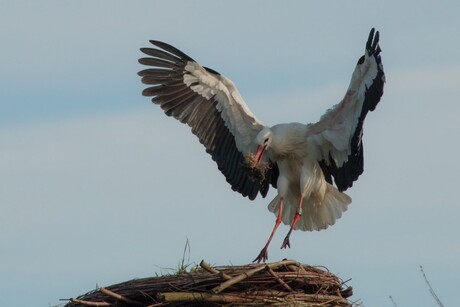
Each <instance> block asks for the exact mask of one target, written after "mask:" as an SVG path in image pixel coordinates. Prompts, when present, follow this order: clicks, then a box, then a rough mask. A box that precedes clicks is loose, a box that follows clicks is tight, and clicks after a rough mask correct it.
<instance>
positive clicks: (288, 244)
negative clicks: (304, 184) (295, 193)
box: [281, 195, 303, 248]
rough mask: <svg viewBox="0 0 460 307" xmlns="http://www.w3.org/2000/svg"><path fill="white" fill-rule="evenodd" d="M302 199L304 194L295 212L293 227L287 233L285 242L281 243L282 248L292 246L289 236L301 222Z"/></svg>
mask: <svg viewBox="0 0 460 307" xmlns="http://www.w3.org/2000/svg"><path fill="white" fill-rule="evenodd" d="M302 201H303V195H302V196H301V197H300V201H299V207H298V208H297V212H296V213H295V215H294V219H293V220H292V224H291V228H290V229H289V232H288V233H287V235H286V237H285V238H284V240H283V244H282V245H281V248H286V247H289V248H291V243H290V242H289V237H290V236H291V233H292V230H294V227H295V225H296V224H297V223H298V222H299V220H300V217H301V216H302Z"/></svg>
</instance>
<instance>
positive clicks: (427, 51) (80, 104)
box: [0, 1, 460, 306]
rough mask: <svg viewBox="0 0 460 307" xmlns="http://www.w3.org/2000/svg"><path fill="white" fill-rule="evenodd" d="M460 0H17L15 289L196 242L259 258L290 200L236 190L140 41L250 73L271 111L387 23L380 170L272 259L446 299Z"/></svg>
mask: <svg viewBox="0 0 460 307" xmlns="http://www.w3.org/2000/svg"><path fill="white" fill-rule="evenodd" d="M459 6H460V5H459V4H458V3H457V2H454V1H445V2H443V4H442V5H441V4H439V3H437V4H436V5H433V4H432V2H429V1H417V2H415V1H406V2H404V3H402V2H400V1H399V2H398V1H385V2H383V1H354V2H339V1H333V2H332V1H331V2H328V3H319V2H312V1H290V2H289V4H287V3H286V2H283V3H282V2H278V1H276V2H275V1H232V2H224V1H129V2H127V1H79V2H78V3H77V2H74V1H73V2H72V1H39V2H38V1H2V2H1V3H0V37H1V49H0V57H1V59H0V72H1V73H0V82H1V84H2V86H1V87H0V208H1V211H2V213H1V215H0V246H1V253H0V305H1V306H18V305H23V306H32V305H33V306H50V305H51V306H54V305H58V304H60V303H61V302H60V301H59V299H60V298H69V297H75V296H77V295H79V294H83V293H85V292H87V291H90V290H92V289H94V288H95V286H96V284H97V285H99V286H106V285H110V284H113V283H118V282H121V281H125V280H129V279H132V278H136V277H145V276H151V275H153V274H155V272H168V270H167V268H173V267H175V266H177V264H178V262H179V261H180V258H181V256H182V250H183V248H184V245H185V241H186V238H188V240H189V242H190V245H191V255H190V257H191V261H194V262H196V263H198V262H199V261H200V260H201V259H205V260H206V261H208V262H210V263H212V264H216V265H226V264H230V263H233V264H244V263H249V262H250V261H251V260H252V259H254V257H255V256H256V255H257V254H258V252H259V251H260V248H261V247H262V246H263V244H264V243H265V240H266V239H267V236H268V234H269V232H270V231H271V228H272V227H273V223H274V220H275V217H274V216H273V215H272V214H271V213H269V212H268V210H267V209H266V205H267V204H268V203H269V201H270V199H271V197H273V196H274V191H272V193H271V194H270V195H269V196H268V197H267V198H266V199H257V200H256V201H254V202H250V201H249V200H247V199H245V198H243V197H241V196H240V195H239V194H237V193H234V192H232V191H231V189H230V187H229V186H228V184H227V183H226V182H225V179H224V177H223V176H222V175H221V174H220V173H219V171H218V170H217V168H216V166H215V165H214V163H213V162H212V160H211V158H210V157H209V156H208V155H207V154H206V153H205V152H204V148H202V146H201V144H199V142H198V141H197V140H196V139H195V137H193V136H192V135H191V133H190V132H189V128H188V127H186V126H184V125H180V124H179V123H178V122H176V121H175V120H172V119H171V118H167V117H166V116H165V115H164V114H163V113H162V111H161V110H160V109H159V108H158V107H157V106H155V105H153V104H151V103H150V102H149V100H148V99H147V98H145V97H142V96H141V94H140V93H141V91H142V89H143V85H141V84H140V82H139V78H138V76H137V75H136V73H137V71H139V70H140V69H142V67H141V66H140V65H139V64H138V63H137V59H138V58H139V57H141V53H140V51H139V48H140V47H145V46H148V40H149V39H157V40H163V41H166V42H169V43H171V44H173V45H175V46H177V47H178V48H180V49H182V50H183V51H184V52H186V53H188V54H189V55H190V56H191V57H193V58H194V59H196V60H197V61H199V62H200V63H202V64H203V65H206V66H209V67H211V68H213V69H215V70H217V71H219V72H221V73H223V74H225V75H226V76H227V77H229V78H231V79H232V80H233V81H234V82H235V84H236V85H237V86H238V88H239V90H240V92H241V94H242V95H243V97H244V98H245V100H246V102H247V103H248V105H249V106H250V108H251V110H252V111H253V112H254V113H255V114H256V115H257V117H258V118H259V119H261V120H262V121H263V122H264V123H266V124H267V125H273V124H276V123H279V122H291V121H298V122H305V123H307V122H312V121H316V120H318V119H319V117H320V116H321V114H322V113H323V112H324V111H325V110H326V109H327V108H329V107H331V106H332V105H333V104H335V103H337V102H338V101H339V100H340V99H341V97H342V96H343V94H344V93H345V90H346V88H347V86H348V82H349V79H350V77H351V73H352V71H353V68H354V65H355V63H356V61H357V60H358V58H359V57H360V56H361V55H362V53H363V51H364V44H365V41H366V39H367V35H368V32H369V30H370V28H371V27H376V28H377V29H378V30H380V32H381V47H382V49H383V52H382V58H383V63H384V67H385V71H386V76H387V84H386V87H385V94H384V97H383V99H382V101H381V103H380V104H379V106H378V108H377V110H376V111H375V112H373V113H371V114H370V115H369V116H368V118H367V120H366V124H365V128H364V145H365V172H364V174H363V175H362V176H361V177H360V179H359V180H358V182H357V183H355V185H354V186H353V188H352V189H350V190H349V193H348V194H349V195H350V196H351V197H352V198H353V203H352V204H351V206H350V208H349V210H348V211H347V212H346V213H345V214H344V216H343V217H342V218H341V219H340V220H339V221H338V222H337V223H336V225H334V226H333V227H331V228H329V229H328V230H326V231H321V232H313V233H303V232H295V233H294V234H293V235H292V237H291V243H292V244H291V245H292V248H291V249H289V250H279V249H278V246H280V245H281V242H282V239H283V238H284V235H285V233H286V232H287V230H288V227H286V226H283V227H280V229H279V230H278V233H277V236H275V238H274V240H273V243H272V245H271V248H270V250H269V261H278V260H281V259H283V258H292V259H296V260H298V261H300V262H303V263H308V264H312V265H323V266H326V267H328V268H329V269H330V270H331V271H332V272H333V273H336V274H338V275H339V276H340V277H341V278H342V279H344V280H347V279H349V278H352V280H351V281H350V282H349V284H350V285H352V286H353V287H354V289H355V291H354V292H355V294H354V296H353V298H354V299H356V300H357V299H361V300H362V302H364V304H365V305H366V306H393V303H392V302H391V301H390V299H389V298H388V296H389V295H391V296H392V297H393V299H394V300H395V301H396V303H397V304H398V305H399V306H435V302H434V300H433V299H432V297H431V296H430V294H429V292H428V289H427V286H426V285H425V283H424V281H423V278H422V275H421V273H420V271H419V265H423V267H424V269H425V272H426V274H427V275H428V278H429V279H430V282H431V284H432V286H433V287H434V288H435V290H436V292H437V294H438V296H439V297H440V299H441V300H442V301H443V302H444V304H445V305H446V306H453V305H455V303H456V302H457V288H456V283H457V280H458V275H459V274H460V266H459V265H458V259H460V241H459V239H458V234H459V232H460V226H459V224H458V221H457V220H458V216H459V215H460V206H459V204H460V196H459V194H458V191H457V189H458V187H457V185H458V182H459V179H458V173H459V172H460V167H459V164H458V156H459V155H460V138H459V135H458V133H459V129H458V126H457V120H458V119H457V116H458V114H460V106H459V101H460V90H459V86H458V85H459V84H460V77H459V76H458V72H459V71H460V60H459V57H458V50H459V49H460V40H459V39H458V29H460V21H459V20H458V16H457V13H458V11H459V10H460V7H459Z"/></svg>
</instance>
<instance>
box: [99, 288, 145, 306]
mask: <svg viewBox="0 0 460 307" xmlns="http://www.w3.org/2000/svg"><path fill="white" fill-rule="evenodd" d="M99 291H101V292H102V293H104V294H106V295H108V296H111V297H113V298H115V299H117V300H119V301H122V302H125V303H128V304H132V305H138V306H143V304H141V303H139V302H137V301H134V300H131V299H129V298H126V297H124V296H123V295H120V294H118V293H115V292H113V291H110V290H108V289H106V288H101V289H99Z"/></svg>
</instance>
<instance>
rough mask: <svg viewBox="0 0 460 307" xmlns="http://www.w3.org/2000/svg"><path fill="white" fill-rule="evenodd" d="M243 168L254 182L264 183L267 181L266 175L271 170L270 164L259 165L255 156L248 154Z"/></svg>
mask: <svg viewBox="0 0 460 307" xmlns="http://www.w3.org/2000/svg"><path fill="white" fill-rule="evenodd" d="M241 168H242V169H243V170H245V171H246V172H247V173H248V175H249V178H250V179H251V180H252V181H255V182H259V183H262V182H263V181H264V180H265V174H266V173H267V171H268V170H269V169H270V163H268V162H265V161H260V162H259V163H257V161H256V155H255V154H253V153H246V154H245V155H244V162H243V163H242V164H241Z"/></svg>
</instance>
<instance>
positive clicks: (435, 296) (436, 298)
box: [420, 266, 444, 307]
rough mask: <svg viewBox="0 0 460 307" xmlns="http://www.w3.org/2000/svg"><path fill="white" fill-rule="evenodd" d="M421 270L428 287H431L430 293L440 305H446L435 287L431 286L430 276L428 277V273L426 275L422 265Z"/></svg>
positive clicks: (442, 306)
mask: <svg viewBox="0 0 460 307" xmlns="http://www.w3.org/2000/svg"><path fill="white" fill-rule="evenodd" d="M420 271H422V275H423V278H425V282H426V284H427V285H428V287H429V288H430V293H431V295H432V296H433V297H434V299H435V301H436V303H438V305H439V306H441V307H444V305H443V304H442V302H441V300H440V299H439V297H438V296H437V295H436V293H435V292H434V290H433V287H431V285H430V282H429V281H428V278H426V275H425V272H424V271H423V267H422V266H420Z"/></svg>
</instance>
